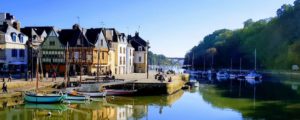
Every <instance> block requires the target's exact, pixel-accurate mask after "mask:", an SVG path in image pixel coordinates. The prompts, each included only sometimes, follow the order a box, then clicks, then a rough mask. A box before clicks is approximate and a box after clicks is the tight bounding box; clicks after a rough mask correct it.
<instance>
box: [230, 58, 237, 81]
mask: <svg viewBox="0 0 300 120" xmlns="http://www.w3.org/2000/svg"><path fill="white" fill-rule="evenodd" d="M236 78H237V75H236V74H234V73H233V72H232V59H231V60H230V73H229V79H231V80H233V79H236Z"/></svg>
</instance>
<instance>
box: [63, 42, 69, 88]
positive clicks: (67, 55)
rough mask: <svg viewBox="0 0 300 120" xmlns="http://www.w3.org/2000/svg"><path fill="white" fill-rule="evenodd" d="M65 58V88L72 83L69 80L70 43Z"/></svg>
mask: <svg viewBox="0 0 300 120" xmlns="http://www.w3.org/2000/svg"><path fill="white" fill-rule="evenodd" d="M65 57H66V69H65V80H64V81H65V82H66V85H65V87H67V85H68V83H69V82H70V81H69V79H68V73H69V72H68V68H69V65H68V64H69V42H67V49H66V54H65Z"/></svg>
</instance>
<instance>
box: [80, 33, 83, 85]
mask: <svg viewBox="0 0 300 120" xmlns="http://www.w3.org/2000/svg"><path fill="white" fill-rule="evenodd" d="M79 30H80V29H79ZM82 32H83V28H82V31H80V33H79V34H80V41H81V46H80V77H79V82H80V84H81V81H82V78H81V77H82V47H83V46H82V36H81V34H83V33H82Z"/></svg>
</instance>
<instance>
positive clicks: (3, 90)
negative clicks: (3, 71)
mask: <svg viewBox="0 0 300 120" xmlns="http://www.w3.org/2000/svg"><path fill="white" fill-rule="evenodd" d="M3 81H4V82H3V85H2V92H3V93H7V84H6V81H5V80H4V78H3Z"/></svg>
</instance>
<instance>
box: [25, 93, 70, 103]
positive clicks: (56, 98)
mask: <svg viewBox="0 0 300 120" xmlns="http://www.w3.org/2000/svg"><path fill="white" fill-rule="evenodd" d="M65 97H66V95H63V94H36V93H25V97H24V99H25V101H26V102H31V103H59V102H61V101H62V100H63V99H64V98H65Z"/></svg>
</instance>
